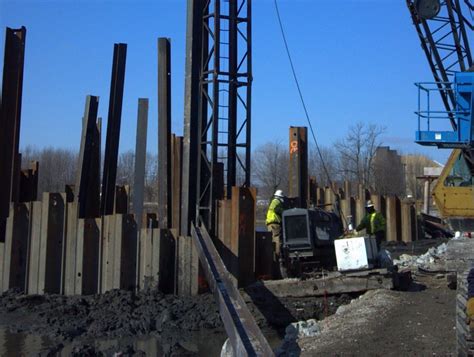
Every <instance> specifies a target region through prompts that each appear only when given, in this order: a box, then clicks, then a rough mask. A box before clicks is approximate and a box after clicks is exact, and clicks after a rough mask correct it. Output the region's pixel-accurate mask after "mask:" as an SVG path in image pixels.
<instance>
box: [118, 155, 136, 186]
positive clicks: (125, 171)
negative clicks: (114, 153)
mask: <svg viewBox="0 0 474 357" xmlns="http://www.w3.org/2000/svg"><path fill="white" fill-rule="evenodd" d="M134 174H135V152H134V151H132V150H129V151H126V152H123V153H121V154H120V155H119V158H118V163H117V185H133V178H134V176H135V175H134Z"/></svg>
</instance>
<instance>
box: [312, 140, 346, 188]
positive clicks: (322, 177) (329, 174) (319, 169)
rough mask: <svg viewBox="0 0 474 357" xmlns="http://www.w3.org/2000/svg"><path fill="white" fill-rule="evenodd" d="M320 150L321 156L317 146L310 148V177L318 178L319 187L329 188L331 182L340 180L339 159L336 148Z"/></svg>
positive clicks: (321, 147)
mask: <svg viewBox="0 0 474 357" xmlns="http://www.w3.org/2000/svg"><path fill="white" fill-rule="evenodd" d="M319 149H320V151H321V156H320V155H319V153H318V151H317V149H316V146H314V145H313V146H311V147H310V150H309V152H310V156H309V158H308V172H309V175H310V176H314V177H316V182H317V183H318V185H319V186H329V184H330V181H331V182H335V181H339V180H340V169H339V157H338V154H337V152H336V151H335V150H334V148H331V147H324V146H320V148H319ZM321 158H322V160H321ZM323 162H324V165H323Z"/></svg>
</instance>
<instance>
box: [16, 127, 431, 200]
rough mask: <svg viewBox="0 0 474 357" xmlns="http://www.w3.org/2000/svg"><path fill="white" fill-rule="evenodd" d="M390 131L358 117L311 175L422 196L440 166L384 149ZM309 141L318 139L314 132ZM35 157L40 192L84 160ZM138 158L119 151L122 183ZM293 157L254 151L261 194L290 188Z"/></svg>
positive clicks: (274, 149)
mask: <svg viewBox="0 0 474 357" xmlns="http://www.w3.org/2000/svg"><path fill="white" fill-rule="evenodd" d="M384 132H385V128H384V127H381V126H378V125H375V124H366V123H356V124H355V125H353V126H351V127H349V128H348V131H347V133H346V134H345V136H344V137H343V138H342V139H340V140H337V141H335V142H334V143H333V144H332V145H330V146H323V147H320V148H319V151H318V150H317V149H316V147H315V145H314V144H310V145H309V155H308V158H309V159H308V172H309V175H310V176H313V177H315V178H316V181H317V183H318V185H319V186H328V185H330V182H331V183H336V184H338V185H342V184H343V182H344V181H346V180H347V181H350V182H352V183H353V187H354V189H355V187H356V186H357V184H359V183H360V184H363V185H364V186H365V187H368V188H371V190H373V191H375V192H377V193H379V194H383V195H387V194H394V195H398V196H400V197H403V196H406V195H412V196H413V197H419V198H421V197H422V190H423V183H422V182H419V180H417V179H416V177H417V176H421V175H423V168H424V167H426V166H435V164H434V162H433V161H432V160H430V159H429V158H428V157H426V156H422V155H402V156H401V157H399V156H397V155H395V154H394V152H393V151H392V150H381V149H384V148H385V147H384V146H383V141H382V135H383V134H384ZM309 142H312V140H311V139H310V138H309ZM32 160H36V161H39V163H40V169H39V172H40V174H39V182H38V193H39V194H41V193H42V192H62V191H64V185H65V184H73V183H74V182H75V175H76V168H77V164H78V162H77V161H78V153H77V152H76V151H74V150H71V149H62V148H53V147H46V148H42V149H38V148H35V147H32V146H27V147H25V148H23V150H22V166H23V167H27V166H28V165H29V162H30V161H32ZM134 160H135V154H134V152H133V151H132V150H130V151H126V152H123V153H121V154H120V155H119V159H118V166H117V184H118V185H130V186H132V185H133V180H134ZM288 163H289V150H288V145H287V144H286V143H282V142H267V143H265V144H262V145H260V146H258V147H257V148H256V149H255V150H254V151H253V153H252V185H253V186H255V187H257V189H258V195H259V197H260V198H263V199H267V198H269V197H271V196H272V194H273V192H274V191H275V190H276V189H277V188H280V189H283V190H285V191H287V188H288ZM101 171H102V170H101ZM131 189H132V190H133V187H131ZM157 190H158V155H157V154H153V153H147V156H146V169H145V196H144V198H145V202H156V201H157V198H158V192H157ZM132 194H133V192H132ZM39 197H40V196H39Z"/></svg>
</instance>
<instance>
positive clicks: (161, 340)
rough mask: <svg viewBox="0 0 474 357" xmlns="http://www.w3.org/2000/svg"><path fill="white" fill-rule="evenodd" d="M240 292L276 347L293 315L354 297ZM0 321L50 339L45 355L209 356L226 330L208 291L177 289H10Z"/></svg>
mask: <svg viewBox="0 0 474 357" xmlns="http://www.w3.org/2000/svg"><path fill="white" fill-rule="evenodd" d="M242 293H243V295H244V299H245V301H246V303H247V305H248V307H249V309H250V311H251V312H252V314H253V315H254V317H255V318H256V321H257V323H258V325H259V326H260V328H261V329H262V330H263V332H264V334H265V335H266V336H267V338H270V339H271V340H272V341H271V345H273V346H275V347H276V346H278V344H279V342H280V340H281V338H282V337H283V335H284V329H285V327H286V326H287V325H288V324H290V323H291V322H294V321H299V320H307V319H311V318H315V319H323V318H324V317H326V316H329V315H331V314H333V313H334V312H335V311H336V309H337V308H338V307H339V306H340V305H343V304H346V303H348V302H349V301H350V300H351V299H352V298H353V296H349V295H342V296H338V297H327V298H307V299H282V300H278V299H276V298H275V297H274V296H273V295H271V294H270V293H268V292H265V291H260V292H258V293H257V294H255V293H253V296H250V295H247V294H245V293H244V292H243V291H242ZM0 328H3V329H6V330H8V331H9V333H11V334H13V335H16V336H41V338H42V339H43V341H47V343H46V342H45V343H43V349H42V350H41V353H40V354H41V355H45V356H46V355H55V354H56V353H61V354H62V355H75V356H93V355H94V356H95V355H103V356H112V355H114V354H115V353H117V352H121V353H122V354H123V355H127V356H141V355H146V354H150V352H149V351H154V352H153V354H158V355H165V356H178V355H179V356H183V355H184V356H199V355H209V356H211V355H217V354H216V353H217V351H218V350H219V349H220V347H221V346H222V343H223V342H224V340H225V338H226V335H225V330H224V327H223V325H222V322H221V319H220V316H219V311H218V307H217V305H216V303H215V300H214V297H213V296H212V295H211V294H202V295H199V296H194V297H178V296H174V295H163V294H161V293H159V292H156V291H147V292H140V293H137V294H135V293H133V292H130V291H122V290H113V291H109V292H107V293H105V294H102V295H93V296H61V295H24V294H21V293H20V292H18V291H15V290H10V291H8V292H6V293H4V294H3V295H1V296H0ZM13 335H10V336H13ZM10 338H11V337H10ZM144 346H145V347H144ZM150 346H151V347H150ZM0 347H1V346H0ZM147 349H148V352H147ZM211 350H212V351H213V352H209V351H211ZM203 351H207V352H206V353H204V352H203Z"/></svg>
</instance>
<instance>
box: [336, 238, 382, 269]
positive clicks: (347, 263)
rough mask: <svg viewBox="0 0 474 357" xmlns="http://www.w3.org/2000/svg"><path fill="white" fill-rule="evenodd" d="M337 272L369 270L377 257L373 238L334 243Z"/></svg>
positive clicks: (348, 239) (341, 240)
mask: <svg viewBox="0 0 474 357" xmlns="http://www.w3.org/2000/svg"><path fill="white" fill-rule="evenodd" d="M334 248H335V250H336V260H337V269H338V270H357V269H371V268H373V266H374V263H375V259H376V257H377V254H378V252H377V244H376V242H375V238H368V237H356V238H346V239H336V240H335V241H334Z"/></svg>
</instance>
